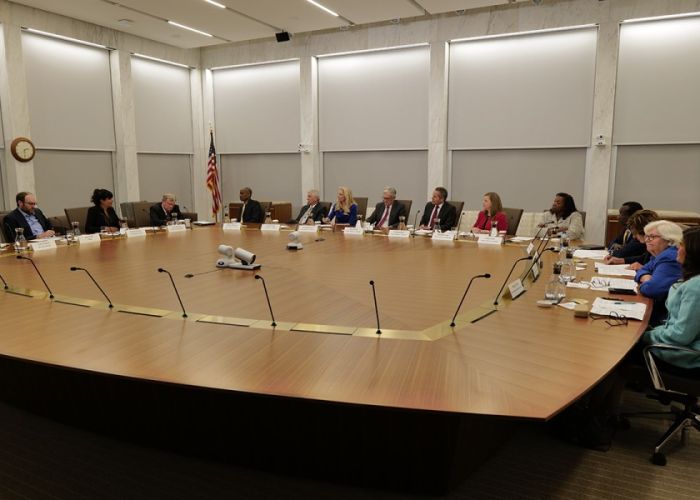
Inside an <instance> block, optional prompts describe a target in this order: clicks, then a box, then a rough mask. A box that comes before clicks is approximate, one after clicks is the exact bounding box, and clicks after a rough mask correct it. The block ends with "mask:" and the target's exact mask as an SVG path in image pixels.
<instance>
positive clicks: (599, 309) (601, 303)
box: [591, 297, 647, 321]
mask: <svg viewBox="0 0 700 500" xmlns="http://www.w3.org/2000/svg"><path fill="white" fill-rule="evenodd" d="M646 310H647V306H646V304H644V303H642V302H631V301H626V300H608V299H603V298H601V297H598V298H597V299H595V300H594V301H593V306H592V307H591V314H600V315H601V316H610V315H611V314H612V313H615V314H617V315H618V316H624V317H625V318H628V319H638V320H640V321H641V320H642V319H644V313H645V312H646ZM615 314H613V315H615Z"/></svg>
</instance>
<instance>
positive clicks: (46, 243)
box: [29, 239, 56, 252]
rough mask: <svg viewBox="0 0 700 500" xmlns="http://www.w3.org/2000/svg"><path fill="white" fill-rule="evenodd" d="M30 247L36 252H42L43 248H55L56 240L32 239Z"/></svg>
mask: <svg viewBox="0 0 700 500" xmlns="http://www.w3.org/2000/svg"><path fill="white" fill-rule="evenodd" d="M29 248H31V249H32V250H34V251H35V252H40V251H42V250H53V249H55V248H56V241H55V240H52V239H47V240H34V241H30V242H29Z"/></svg>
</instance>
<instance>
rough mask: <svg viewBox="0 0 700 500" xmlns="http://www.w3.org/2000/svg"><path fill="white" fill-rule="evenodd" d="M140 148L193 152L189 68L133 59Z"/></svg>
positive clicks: (153, 151)
mask: <svg viewBox="0 0 700 500" xmlns="http://www.w3.org/2000/svg"><path fill="white" fill-rule="evenodd" d="M131 75H132V79H133V83H134V115H135V119H136V143H137V145H138V150H139V151H141V152H148V153H191V152H192V105H191V102H190V70H189V69H187V68H180V67H177V66H172V65H170V64H164V63H159V62H156V61H148V60H144V59H141V58H138V57H132V58H131Z"/></svg>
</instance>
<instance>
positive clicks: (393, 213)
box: [367, 186, 406, 232]
mask: <svg viewBox="0 0 700 500" xmlns="http://www.w3.org/2000/svg"><path fill="white" fill-rule="evenodd" d="M382 198H383V201H380V202H379V203H377V206H376V207H374V212H372V215H370V216H369V217H367V222H369V223H370V224H374V228H375V229H381V230H382V231H385V232H388V231H389V229H395V228H396V227H397V226H398V225H399V217H401V216H403V217H406V207H404V206H403V204H402V203H399V202H398V201H396V189H395V188H393V187H390V186H387V187H385V188H384V193H383V195H382Z"/></svg>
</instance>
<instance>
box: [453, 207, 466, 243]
mask: <svg viewBox="0 0 700 500" xmlns="http://www.w3.org/2000/svg"><path fill="white" fill-rule="evenodd" d="M462 216H464V210H462V211H461V212H460V213H459V219H457V227H456V228H455V231H456V232H457V234H456V235H455V239H457V240H458V239H459V226H461V225H462Z"/></svg>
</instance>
